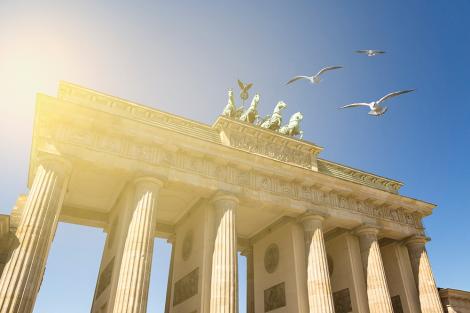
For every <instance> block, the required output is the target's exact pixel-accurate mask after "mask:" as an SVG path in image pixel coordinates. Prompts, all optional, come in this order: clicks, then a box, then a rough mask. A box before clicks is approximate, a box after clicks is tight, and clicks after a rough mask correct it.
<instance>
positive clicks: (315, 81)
mask: <svg viewBox="0 0 470 313" xmlns="http://www.w3.org/2000/svg"><path fill="white" fill-rule="evenodd" d="M339 68H343V67H342V66H327V67H324V68H322V69H321V70H320V71H318V73H316V74H315V75H313V76H295V77H294V78H292V79H291V80H289V81H288V82H287V84H286V85H289V84H290V83H293V82H295V81H297V80H299V79H307V80H309V81H310V82H311V83H312V84H318V83H319V82H321V78H320V75H321V74H323V73H325V72H327V71H331V70H336V69H339Z"/></svg>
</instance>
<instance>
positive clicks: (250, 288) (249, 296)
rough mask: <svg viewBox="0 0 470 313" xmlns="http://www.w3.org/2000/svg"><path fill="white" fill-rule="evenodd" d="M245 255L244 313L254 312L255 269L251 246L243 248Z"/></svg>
mask: <svg viewBox="0 0 470 313" xmlns="http://www.w3.org/2000/svg"><path fill="white" fill-rule="evenodd" d="M242 255H244V256H245V257H246V313H255V270H254V263H253V247H252V246H250V247H248V248H246V249H245V250H243V252H242Z"/></svg>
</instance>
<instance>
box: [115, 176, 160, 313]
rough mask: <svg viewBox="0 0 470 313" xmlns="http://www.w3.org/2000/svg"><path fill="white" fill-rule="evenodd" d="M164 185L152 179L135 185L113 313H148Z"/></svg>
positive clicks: (143, 180) (138, 181)
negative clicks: (156, 232) (158, 208)
mask: <svg viewBox="0 0 470 313" xmlns="http://www.w3.org/2000/svg"><path fill="white" fill-rule="evenodd" d="M162 185H163V183H162V182H161V181H160V180H158V179H155V178H149V177H145V178H139V179H137V180H136V181H135V195H134V199H133V202H132V206H131V212H129V224H128V229H127V234H126V236H125V242H124V247H123V252H122V253H123V254H122V262H121V267H120V270H119V278H118V283H117V289H116V297H115V300H114V301H115V302H114V306H113V312H114V313H145V312H146V311H147V298H148V288H149V283H150V270H151V266H152V254H153V241H154V227H155V224H156V209H157V199H158V193H159V191H160V188H161V187H162Z"/></svg>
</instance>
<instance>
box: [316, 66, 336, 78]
mask: <svg viewBox="0 0 470 313" xmlns="http://www.w3.org/2000/svg"><path fill="white" fill-rule="evenodd" d="M339 68H343V67H342V66H327V67H324V68H322V69H321V70H320V71H319V72H318V73H317V74H316V75H315V76H320V75H321V74H323V73H325V72H327V71H331V70H336V69H339Z"/></svg>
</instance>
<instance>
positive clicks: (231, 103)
mask: <svg viewBox="0 0 470 313" xmlns="http://www.w3.org/2000/svg"><path fill="white" fill-rule="evenodd" d="M236 111H237V107H236V106H235V99H234V98H233V90H232V89H229V90H228V103H227V105H226V106H225V108H224V111H223V112H222V116H226V117H235V112H236Z"/></svg>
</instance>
